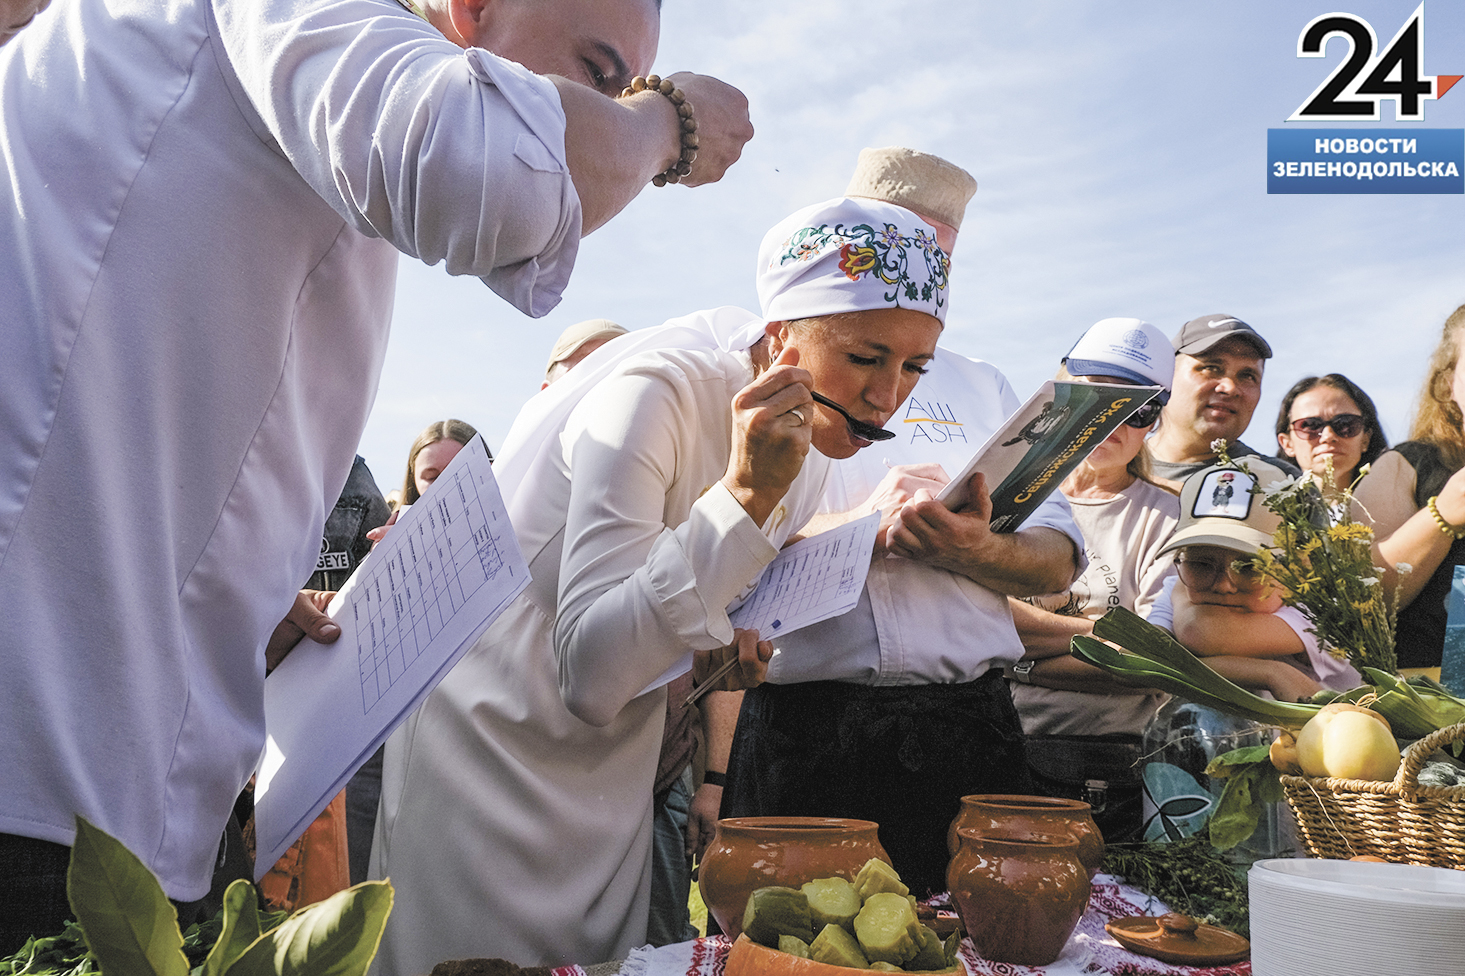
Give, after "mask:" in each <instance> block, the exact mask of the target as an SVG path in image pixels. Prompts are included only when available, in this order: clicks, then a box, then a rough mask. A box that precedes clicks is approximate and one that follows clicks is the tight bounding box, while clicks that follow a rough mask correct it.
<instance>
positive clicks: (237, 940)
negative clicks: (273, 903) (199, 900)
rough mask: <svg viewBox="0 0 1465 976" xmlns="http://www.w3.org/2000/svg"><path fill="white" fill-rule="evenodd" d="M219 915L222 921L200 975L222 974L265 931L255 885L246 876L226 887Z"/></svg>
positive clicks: (215, 975)
mask: <svg viewBox="0 0 1465 976" xmlns="http://www.w3.org/2000/svg"><path fill="white" fill-rule="evenodd" d="M219 915H220V918H221V919H222V923H223V924H222V925H221V926H220V930H219V936H218V939H217V940H216V941H215V942H214V947H213V949H211V950H210V951H209V954H208V957H207V958H206V959H205V960H204V963H203V972H202V974H201V976H221V974H222V973H223V972H224V971H225V970H227V969H228V968H229V967H230V966H231V965H233V963H234V960H236V959H238V958H239V957H240V956H242V955H243V954H244V951H245V950H246V949H248V948H249V947H250V946H251V945H253V944H254V941H255V940H256V939H258V938H259V937H260V935H261V934H262V932H261V928H260V922H259V903H258V899H257V896H256V895H255V890H254V885H252V884H250V883H249V882H248V881H245V880H244V879H243V878H240V879H238V880H236V881H233V882H231V883H230V885H229V887H228V888H226V889H224V905H223V907H222V908H221V909H220V910H219Z"/></svg>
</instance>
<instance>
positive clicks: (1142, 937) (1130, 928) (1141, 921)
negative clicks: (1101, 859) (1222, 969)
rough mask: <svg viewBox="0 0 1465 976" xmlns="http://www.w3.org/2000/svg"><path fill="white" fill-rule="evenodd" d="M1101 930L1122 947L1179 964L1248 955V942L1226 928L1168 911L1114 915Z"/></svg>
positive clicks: (1205, 963) (1224, 960)
mask: <svg viewBox="0 0 1465 976" xmlns="http://www.w3.org/2000/svg"><path fill="white" fill-rule="evenodd" d="M1104 928H1105V930H1107V931H1108V933H1109V934H1110V935H1112V936H1114V938H1115V940H1116V941H1117V942H1118V943H1119V944H1120V945H1122V946H1124V948H1126V949H1128V950H1129V951H1131V952H1138V953H1139V954H1140V955H1143V956H1151V957H1153V958H1155V959H1159V960H1160V961H1161V962H1171V963H1178V964H1180V965H1182V966H1219V965H1222V964H1224V963H1228V962H1238V961H1240V960H1242V959H1245V958H1246V957H1247V956H1249V955H1251V943H1250V942H1247V941H1246V939H1244V938H1242V937H1241V936H1239V935H1237V934H1236V933H1235V932H1232V931H1230V930H1229V929H1223V928H1218V927H1217V926H1214V925H1206V924H1205V923H1204V922H1197V921H1196V920H1195V919H1193V918H1191V917H1190V916H1189V915H1178V914H1174V913H1171V914H1169V915H1162V916H1160V917H1159V918H1155V917H1153V916H1150V915H1133V916H1130V917H1129V918H1116V919H1114V920H1113V921H1112V922H1109V923H1108V924H1106V925H1105V926H1104Z"/></svg>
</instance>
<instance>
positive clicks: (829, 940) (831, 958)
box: [809, 924, 870, 969]
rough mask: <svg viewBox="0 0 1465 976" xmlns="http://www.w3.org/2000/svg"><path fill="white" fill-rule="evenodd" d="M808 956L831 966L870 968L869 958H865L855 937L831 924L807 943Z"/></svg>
mask: <svg viewBox="0 0 1465 976" xmlns="http://www.w3.org/2000/svg"><path fill="white" fill-rule="evenodd" d="M809 958H810V959H815V960H818V961H819V962H824V963H828V964H829V965H831V966H848V967H849V968H850V969H869V968H870V960H869V959H867V958H865V953H864V950H862V949H861V948H860V944H859V943H858V942H856V941H855V937H854V936H853V935H850V934H849V933H848V932H846V931H845V930H844V929H842V928H840V927H839V926H838V925H833V924H831V925H826V926H824V928H822V929H820V930H819V935H818V937H817V938H816V939H814V941H813V942H812V943H810V945H809Z"/></svg>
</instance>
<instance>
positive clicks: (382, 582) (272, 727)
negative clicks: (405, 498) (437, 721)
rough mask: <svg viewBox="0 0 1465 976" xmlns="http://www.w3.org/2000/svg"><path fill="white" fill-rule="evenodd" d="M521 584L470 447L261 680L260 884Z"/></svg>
mask: <svg viewBox="0 0 1465 976" xmlns="http://www.w3.org/2000/svg"><path fill="white" fill-rule="evenodd" d="M528 584H529V567H528V566H527V564H526V563H525V562H524V556H523V554H522V553H521V552H520V551H519V542H518V539H517V538H516V537H515V536H514V531H513V528H512V526H510V524H509V519H508V515H507V514H506V513H505V511H504V504H503V499H502V497H501V496H500V494H499V490H498V484H497V482H495V481H494V478H493V467H492V465H491V462H490V458H489V453H488V448H487V446H486V445H485V444H484V443H483V438H481V437H475V438H473V440H472V441H471V442H470V443H469V444H467V445H466V446H465V447H464V448H463V450H461V451H459V452H458V455H457V457H455V458H454V459H453V460H452V462H451V463H450V464H449V465H448V467H447V468H446V469H445V470H444V471H443V473H442V474H441V475H439V476H438V478H437V480H436V481H434V482H433V484H432V486H431V487H430V488H429V489H428V490H427V493H426V494H424V495H423V496H422V497H421V498H420V499H418V501H417V504H415V505H412V506H411V507H410V508H409V509H407V510H406V511H405V512H404V513H403V514H402V515H401V517H400V518H399V519H398V521H397V523H396V524H395V525H393V526H392V529H391V531H390V532H388V533H387V536H386V538H385V539H383V540H382V542H381V543H379V544H378V545H377V547H376V548H375V549H373V550H372V552H371V554H370V555H369V556H367V558H366V559H365V560H364V561H363V562H362V563H361V565H360V566H359V567H358V568H357V570H356V572H355V573H354V574H352V576H351V579H350V580H349V581H348V582H347V583H346V585H345V587H343V588H342V589H341V592H340V593H338V594H337V595H336V597H335V599H334V600H332V602H331V605H330V607H329V609H328V610H327V612H328V613H329V614H330V616H331V618H332V619H333V620H335V622H336V623H337V624H339V625H340V627H341V636H340V637H339V638H337V640H336V641H335V643H332V644H317V643H315V642H314V641H312V640H310V639H308V638H307V639H305V640H303V641H301V642H300V643H299V644H298V645H296V647H295V649H294V650H293V651H291V652H290V655H289V656H288V657H286V658H285V660H284V661H283V662H282V663H281V664H280V666H279V667H278V668H276V669H275V670H274V671H273V672H272V673H271V674H270V676H269V678H268V679H267V680H266V681H265V732H266V740H267V741H266V745H265V755H264V759H263V760H262V762H261V764H260V770H259V778H258V781H257V783H256V785H255V807H254V810H255V830H256V835H257V844H258V854H257V857H256V859H255V876H256V879H258V878H259V877H262V876H263V875H264V873H265V872H266V871H268V870H269V869H270V868H271V867H272V866H273V865H274V863H275V862H276V861H277V860H279V858H280V856H281V855H282V854H284V852H285V850H286V849H288V848H289V846H290V845H291V844H292V843H294V842H295V839H296V838H297V837H299V836H300V835H301V833H303V832H304V831H305V828H306V827H308V826H309V825H310V823H311V821H312V820H314V819H315V818H316V817H317V816H318V815H319V814H320V812H321V811H322V810H323V809H325V807H326V804H328V803H329V802H330V801H331V799H332V798H333V797H334V796H335V795H336V794H337V793H339V792H340V791H341V790H342V789H343V788H344V787H345V785H346V781H347V780H348V779H350V778H351V776H352V774H354V773H355V772H356V770H357V769H359V768H360V767H361V765H362V764H363V763H365V762H366V760H367V759H369V758H371V755H372V754H373V753H374V752H376V750H377V748H378V747H379V746H380V745H381V744H382V743H383V742H385V741H386V738H387V736H389V735H390V734H391V733H392V731H393V730H394V729H396V728H397V726H398V725H400V724H401V723H402V721H403V720H404V719H405V718H406V717H407V716H408V715H410V714H411V713H412V711H413V710H414V709H416V708H417V706H418V705H419V704H420V703H421V702H422V699H423V698H425V697H427V694H428V692H430V691H432V689H433V688H434V687H436V686H437V683H438V682H439V681H440V680H442V678H443V676H444V675H446V674H447V673H448V671H449V670H450V669H451V668H452V666H453V665H454V664H456V663H457V661H458V659H459V658H460V657H462V656H463V653H464V652H465V651H466V650H467V649H468V647H469V646H470V645H471V644H472V643H473V641H474V639H476V638H477V637H478V635H479V634H481V633H482V632H483V630H484V629H485V628H486V627H487V626H488V625H489V624H490V623H492V622H493V620H494V619H495V618H496V617H498V615H499V614H500V613H502V612H503V611H504V609H505V608H507V607H508V605H509V603H510V602H512V601H513V599H514V598H515V597H516V596H518V595H519V593H520V592H522V591H523V589H524V587H525V586H527V585H528Z"/></svg>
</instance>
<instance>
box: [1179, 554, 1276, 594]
mask: <svg viewBox="0 0 1465 976" xmlns="http://www.w3.org/2000/svg"><path fill="white" fill-rule="evenodd" d="M1175 568H1176V569H1177V570H1178V571H1179V573H1180V582H1182V583H1184V584H1185V585H1186V586H1188V587H1190V588H1191V589H1192V590H1209V589H1211V588H1212V587H1214V586H1215V585H1216V584H1217V583H1218V582H1219V581H1220V579H1221V577H1222V576H1226V577H1228V578H1229V579H1230V580H1231V584H1232V585H1233V586H1236V587H1237V588H1242V587H1248V586H1253V585H1255V584H1256V582H1257V580H1258V578H1259V576H1260V574H1259V573H1258V572H1257V571H1256V566H1255V564H1254V563H1253V562H1252V561H1251V560H1250V559H1225V560H1221V559H1214V558H1210V559H1207V558H1202V557H1195V556H1188V555H1187V554H1186V553H1184V552H1181V553H1180V554H1179V555H1177V556H1176V557H1175Z"/></svg>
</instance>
